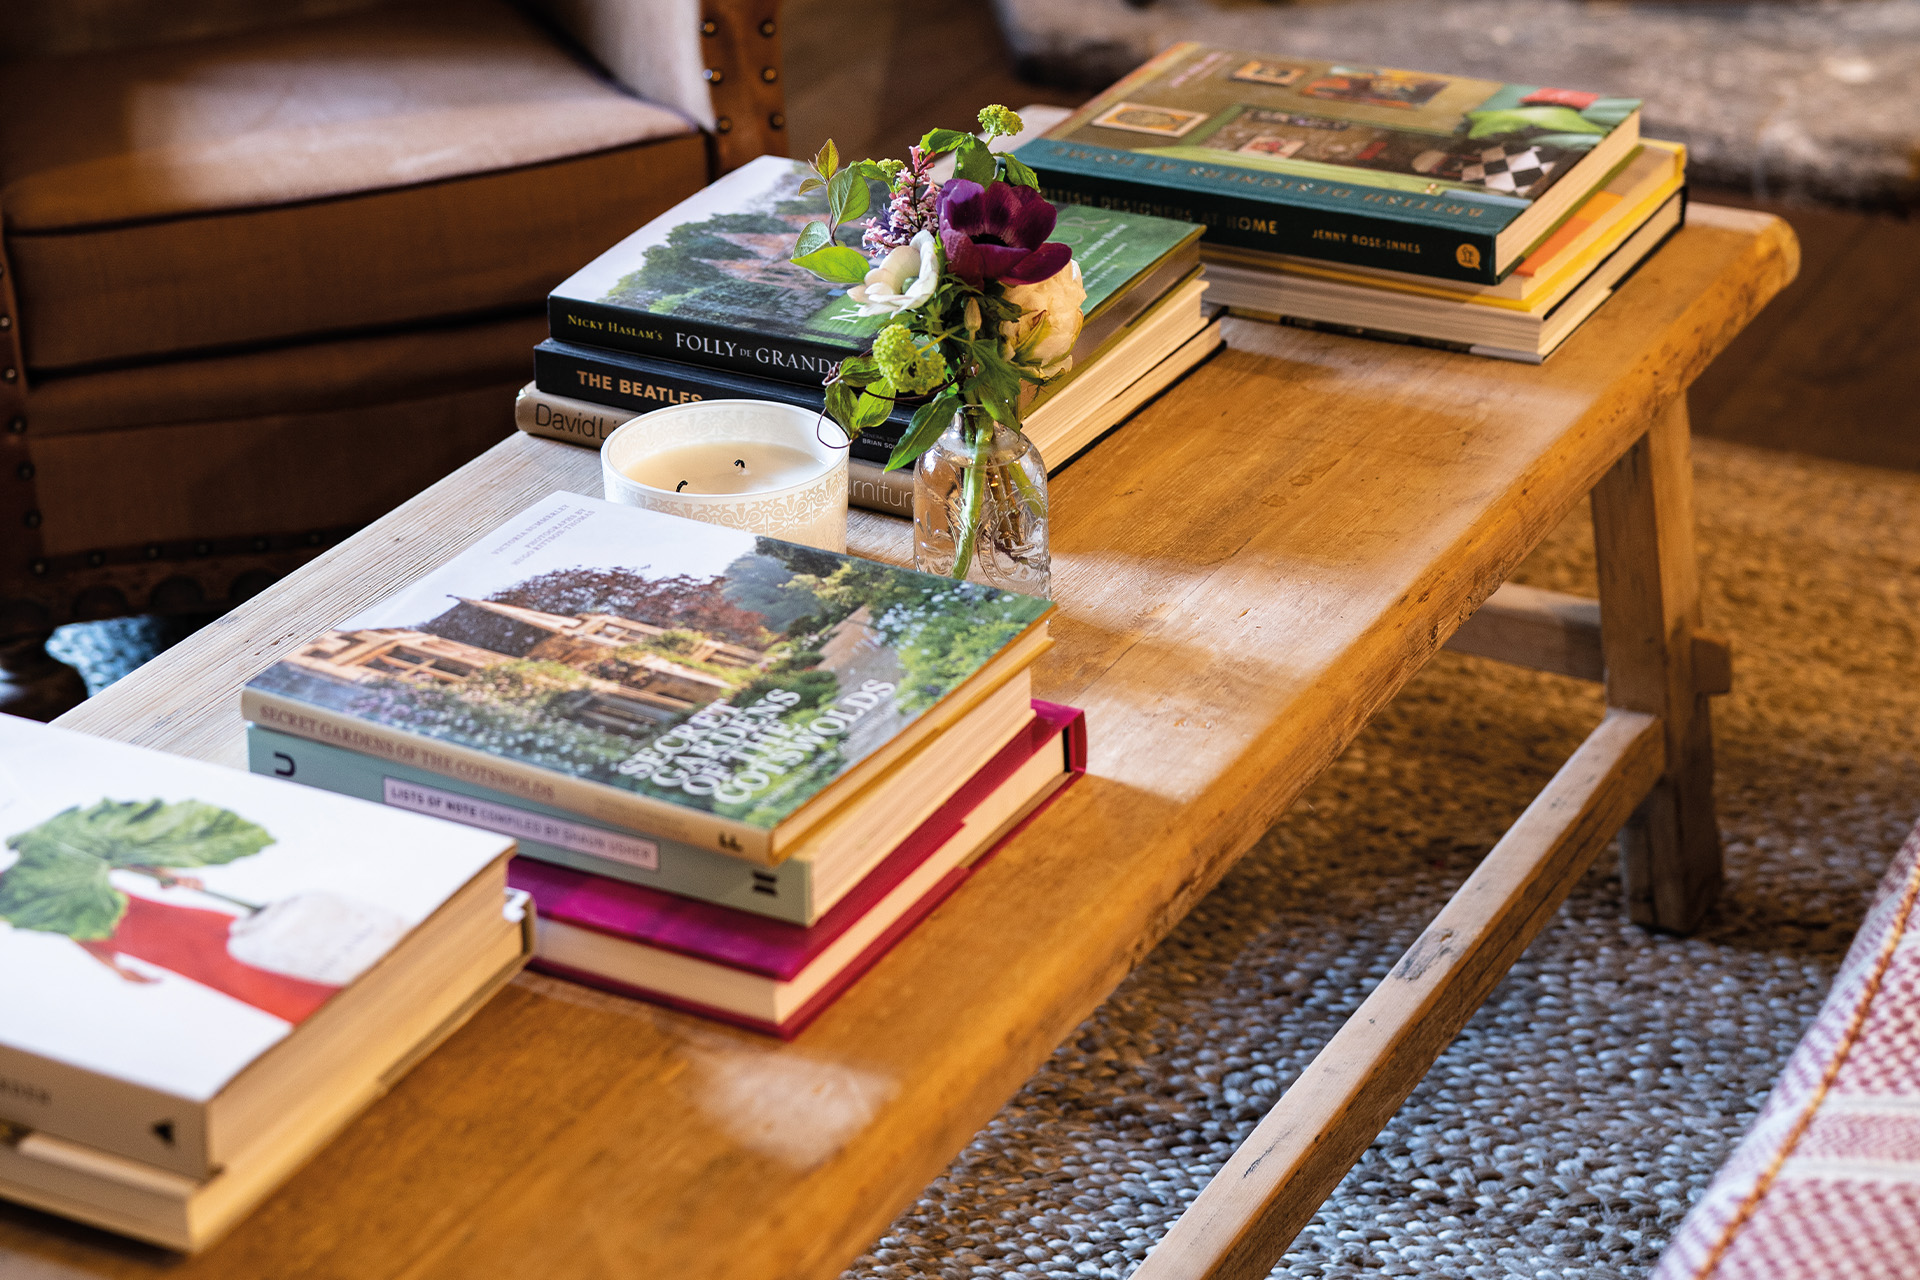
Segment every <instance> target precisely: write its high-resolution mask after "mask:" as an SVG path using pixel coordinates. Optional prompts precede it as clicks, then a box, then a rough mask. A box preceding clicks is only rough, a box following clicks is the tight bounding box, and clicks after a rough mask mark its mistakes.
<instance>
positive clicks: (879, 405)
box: [852, 382, 893, 433]
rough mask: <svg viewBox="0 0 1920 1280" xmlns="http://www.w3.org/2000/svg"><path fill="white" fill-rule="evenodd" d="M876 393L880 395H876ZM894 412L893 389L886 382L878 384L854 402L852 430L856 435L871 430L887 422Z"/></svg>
mask: <svg viewBox="0 0 1920 1280" xmlns="http://www.w3.org/2000/svg"><path fill="white" fill-rule="evenodd" d="M875 391H878V392H879V394H878V395H875V394H874V392H875ZM892 412H893V388H892V387H891V386H888V385H887V384H886V383H884V382H876V383H874V384H873V386H872V387H871V388H870V389H868V390H866V391H863V392H861V393H860V398H859V399H858V400H856V401H854V404H853V425H852V430H853V431H854V432H855V433H858V432H861V431H868V430H871V429H872V428H874V427H877V426H879V425H880V424H881V423H883V422H885V421H886V420H887V415H888V414H890V413H892Z"/></svg>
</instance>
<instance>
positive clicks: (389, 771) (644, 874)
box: [247, 724, 817, 925]
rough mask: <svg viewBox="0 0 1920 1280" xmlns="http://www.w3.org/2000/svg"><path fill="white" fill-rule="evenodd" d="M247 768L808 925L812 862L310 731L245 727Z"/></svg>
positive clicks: (598, 870) (563, 861)
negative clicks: (599, 817) (750, 850)
mask: <svg viewBox="0 0 1920 1280" xmlns="http://www.w3.org/2000/svg"><path fill="white" fill-rule="evenodd" d="M247 768H248V769H249V770H251V771H252V772H254V773H258V774H264V775H266V776H269V777H275V778H285V779H286V780H287V781H289V782H299V783H304V784H305V785H307V786H310V787H318V788H320V789H321V790H323V791H332V792H335V793H337V794H339V795H344V796H355V797H357V798H359V799H361V800H371V801H373V802H374V803H375V804H384V805H389V806H392V807H394V808H401V809H408V810H411V811H413V812H415V813H425V814H429V815H431V816H433V817H439V818H445V819H448V820H449V821H453V822H459V823H462V824H464V825H467V826H473V827H480V828H482V829H484V830H487V831H492V832H495V833H497V834H500V835H508V836H512V837H514V838H515V839H516V840H518V841H519V851H520V854H521V856H523V857H528V858H534V859H537V860H538V861H541V862H551V863H554V864H556V865H559V866H563V867H571V868H573V869H574V870H576V871H585V872H587V873H589V874H591V875H599V876H607V877H610V878H612V879H615V880H625V881H628V882H629V883H632V884H637V885H644V886H646V887H647V888H649V889H659V890H661V891H662V892H665V893H672V894H678V895H679V896H680V897H683V898H697V899H698V900H700V901H702V902H711V903H715V904H717V905H719V906H723V907H732V908H734V909H735V910H738V911H748V912H752V913H753V914H754V915H758V916H767V917H769V918H771V919H774V920H785V921H788V922H789V923H792V924H801V925H807V924H812V923H813V922H814V920H815V918H816V915H817V913H816V912H815V911H814V909H813V880H812V866H811V864H810V863H808V862H805V861H803V860H799V859H791V858H790V859H788V860H787V861H785V862H782V863H781V864H780V865H779V866H777V867H763V866H758V865H756V864H754V863H751V862H744V861H742V860H740V859H739V858H730V857H728V856H726V855H725V854H719V853H713V852H710V851H708V850H706V849H701V848H698V847H696V846H694V845H689V844H683V843H681V842H679V841H677V840H665V839H661V838H659V837H656V836H651V835H644V834H641V833H638V832H633V831H626V830H622V829H621V828H618V827H614V826H609V825H608V824H606V823H600V822H594V821H592V820H590V819H585V818H582V817H581V816H580V815H578V814H575V813H569V812H567V811H566V810H564V809H557V808H554V807H553V806H551V805H544V804H538V803H535V802H533V801H530V800H527V799H525V798H524V797H521V796H514V795H509V794H507V793H506V792H504V791H495V790H493V789H492V788H490V787H484V786H479V785H477V784H474V783H471V782H466V781H463V780H461V779H457V778H450V777H447V776H445V775H443V774H438V773H430V772H428V771H427V770H425V769H414V768H410V767H408V766H406V765H402V764H396V763H394V762H392V761H389V760H381V759H377V758H375V757H373V756H365V755H361V754H360V753H359V752H357V751H348V750H345V749H344V748H341V747H334V746H328V745H327V744H326V743H323V742H314V741H311V740H309V739H307V738H296V737H293V736H291V735H289V734H284V733H277V732H275V731H274V730H272V729H263V728H261V727H260V726H259V725H252V724H250V725H248V726H247Z"/></svg>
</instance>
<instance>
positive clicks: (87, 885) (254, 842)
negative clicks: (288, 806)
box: [0, 800, 273, 940]
mask: <svg viewBox="0 0 1920 1280" xmlns="http://www.w3.org/2000/svg"><path fill="white" fill-rule="evenodd" d="M272 843H273V837H272V836H271V835H269V834H267V831H266V829H265V828H263V827H261V826H260V825H259V824H258V823H254V822H249V821H247V820H246V819H245V818H243V817H241V816H240V815H239V814H237V813H234V812H233V811H232V810H230V809H222V808H220V807H219V806H218V805H211V804H208V803H206V802H205V801H202V800H177V801H174V802H173V803H171V804H169V803H166V802H164V801H160V800H150V801H145V802H142V801H137V800H101V801H99V802H98V803H97V804H94V805H93V806H91V807H90V808H87V809H82V808H80V807H79V806H77V805H76V806H74V807H73V808H71V809H66V810H63V811H62V812H60V813H57V814H55V815H54V816H53V817H51V818H48V819H47V820H46V821H45V822H42V823H41V824H40V825H38V826H36V827H31V828H29V829H27V830H25V831H22V832H20V833H19V834H18V835H14V836H11V837H9V838H8V840H7V847H8V848H10V849H12V850H14V852H16V853H17V854H19V861H17V862H15V863H14V864H13V865H12V866H11V867H9V868H7V870H6V871H5V872H4V873H0V919H5V920H7V921H9V922H10V923H12V924H13V925H14V927H16V928H21V929H40V930H44V931H49V932H53V933H64V934H66V935H67V936H68V937H71V938H80V939H87V940H92V939H96V938H104V937H106V936H107V935H108V934H111V933H112V932H113V929H114V926H115V925H116V924H118V923H119V921H120V915H121V913H122V912H123V911H125V910H126V905H127V904H126V895H124V894H122V893H120V892H119V890H117V889H115V888H114V887H113V886H112V885H111V884H110V883H109V882H108V880H107V874H108V872H110V871H112V870H113V869H114V868H116V867H123V868H149V867H152V868H159V867H208V866H217V865H220V864H222V863H227V862H233V861H235V860H236V859H239V858H245V857H248V856H250V855H252V854H256V853H258V852H260V850H262V849H264V848H266V847H267V846H268V845H270V844H272Z"/></svg>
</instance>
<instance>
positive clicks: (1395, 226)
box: [1016, 43, 1640, 284]
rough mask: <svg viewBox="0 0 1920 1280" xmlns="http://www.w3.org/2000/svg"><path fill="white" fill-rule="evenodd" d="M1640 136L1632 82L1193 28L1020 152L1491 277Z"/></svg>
mask: <svg viewBox="0 0 1920 1280" xmlns="http://www.w3.org/2000/svg"><path fill="white" fill-rule="evenodd" d="M1639 137H1640V102H1639V100H1638V99H1634V98H1617V97H1607V96H1605V95H1603V94H1599V93H1593V92H1588V91H1585V90H1577V89H1560V88H1551V87H1547V86H1541V85H1525V84H1502V83H1500V82H1498V81H1494V80H1479V79H1474V78H1471V77H1467V76H1449V75H1435V74H1430V73H1427V72H1417V71H1401V70H1396V69H1393V68H1387V67H1373V66H1361V65H1355V64H1350V63H1340V62H1330V61H1326V60H1323V59H1318V58H1300V57H1283V56H1276V55H1267V54H1258V53H1251V52H1247V51H1244V50H1232V49H1218V48H1213V47H1211V46H1208V45H1202V44H1194V43H1185V44H1177V45H1174V46H1173V47H1172V48H1170V49H1168V50H1166V51H1165V52H1164V53H1161V54H1160V55H1158V56H1157V57H1155V58H1153V59H1152V60H1150V61H1148V62H1147V63H1146V64H1145V65H1143V66H1141V67H1140V68H1139V69H1137V70H1136V71H1134V72H1132V73H1131V74H1130V75H1128V76H1126V77H1125V78H1124V79H1122V80H1121V81H1120V82H1119V83H1118V84H1116V85H1114V86H1113V87H1112V88H1110V89H1108V90H1107V91H1106V92H1105V93H1102V94H1100V95H1099V96H1098V97H1096V98H1094V99H1093V100H1092V101H1091V102H1089V103H1088V104H1087V105H1086V106H1084V107H1082V108H1080V109H1079V110H1078V111H1075V112H1074V113H1073V114H1072V115H1070V116H1068V117H1067V118H1066V119H1065V120H1063V121H1061V122H1060V123H1059V124H1058V125H1056V126H1054V127H1053V128H1051V129H1049V130H1047V131H1046V133H1045V134H1044V135H1043V136H1041V137H1039V138H1037V139H1034V140H1033V141H1031V142H1028V143H1026V144H1025V145H1023V146H1021V147H1020V148H1019V150H1018V151H1017V153H1016V154H1017V155H1018V156H1019V158H1020V159H1021V160H1023V161H1025V162H1026V163H1027V164H1028V165H1030V166H1031V167H1032V168H1033V169H1034V171H1035V172H1036V173H1038V174H1039V175H1040V180H1041V186H1042V189H1043V190H1044V191H1045V192H1046V194H1047V195H1048V196H1049V197H1050V198H1055V199H1064V200H1068V201H1073V202H1076V203H1088V204H1096V205H1100V206H1102V207H1107V208H1119V209H1135V210H1139V211H1142V212H1148V213H1159V214H1165V215H1167V216H1171V217H1177V218H1183V219H1187V220H1189V221H1194V222H1200V223H1203V224H1205V225H1206V228H1207V232H1206V239H1207V241H1208V242H1209V243H1218V244H1224V245H1235V246H1239V247H1241V248H1246V249H1256V250H1264V251H1267V252H1272V253H1285V254H1297V255H1303V256H1307V257H1316V258H1325V259H1330V260H1333V261H1339V262H1350V263H1355V264H1358V265H1362V266H1370V267H1386V268H1390V269H1393V270H1397V271H1409V272H1415V273H1418V274H1422V275H1428V276H1436V277H1443V278H1448V279H1458V280H1470V281H1476V282H1480V283H1487V284H1491V283H1494V282H1496V281H1497V280H1499V279H1500V277H1502V276H1503V275H1505V274H1506V272H1507V271H1508V269H1509V268H1511V267H1512V266H1513V265H1514V264H1515V263H1517V262H1519V261H1520V259H1521V258H1523V257H1525V256H1526V253H1527V251H1528V250H1529V249H1531V248H1532V246H1533V245H1534V244H1535V243H1536V242H1538V241H1539V240H1540V239H1542V238H1543V237H1545V236H1546V235H1547V234H1548V233H1549V232H1550V231H1551V230H1552V229H1553V227H1554V225H1555V224H1556V223H1557V222H1559V221H1560V219H1561V218H1563V217H1565V216H1566V214H1567V213H1568V212H1569V211H1570V210H1571V209H1572V208H1573V207H1574V206H1575V205H1576V204H1578V203H1579V201H1580V199H1581V197H1583V196H1584V195H1585V194H1586V193H1587V192H1588V191H1590V190H1591V189H1593V188H1594V187H1595V186H1596V185H1598V184H1599V183H1600V182H1601V181H1603V180H1604V179H1605V178H1606V177H1607V175H1608V174H1609V173H1611V172H1612V171H1613V170H1614V169H1615V168H1616V167H1618V166H1619V165H1620V164H1621V163H1623V162H1624V161H1625V160H1626V158H1627V157H1628V156H1629V155H1630V154H1631V153H1632V151H1633V149H1634V147H1635V146H1636V145H1637V144H1638V141H1639Z"/></svg>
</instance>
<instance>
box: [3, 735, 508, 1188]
mask: <svg viewBox="0 0 1920 1280" xmlns="http://www.w3.org/2000/svg"><path fill="white" fill-rule="evenodd" d="M0 841H3V842H4V843H3V845H0V1120H4V1121H7V1122H10V1123H13V1124H16V1125H19V1126H22V1127H23V1128H26V1129H32V1130H43V1131H46V1132H49V1133H53V1134H56V1135H59V1136H62V1137H66V1138H70V1139H72V1140H74V1141H77V1142H82V1143H86V1144H88V1145H90V1146H94V1147H98V1148H100V1149H102V1150H106V1151H114V1152H118V1153H120V1154H123V1155H126V1156H129V1157H131V1158H134V1159H137V1160H141V1161H144V1162H146V1163H148V1164H152V1165H155V1166H158V1167H161V1168H168V1169H173V1170H175V1171H177V1172H181V1173H185V1174H187V1175H189V1176H192V1177H205V1176H207V1174H208V1171H209V1163H210V1155H209V1152H210V1149H211V1140H210V1137H209V1135H208V1133H207V1131H206V1128H205V1123H204V1121H205V1111H204V1104H206V1103H208V1102H209V1101H211V1100H212V1099H213V1098H214V1097H215V1096H216V1095H218V1094H219V1093H220V1092H221V1091H222V1090H223V1089H224V1088H226V1087H227V1086H228V1084H229V1083H231V1082H232V1081H233V1080H234V1079H235V1078H236V1077H237V1076H238V1075H240V1073H241V1072H242V1071H244V1070H245V1069H246V1068H247V1067H248V1066H250V1065H251V1064H252V1063H254V1062H255V1061H256V1060H258V1059H260V1058H261V1057H262V1056H263V1055H265V1054H266V1053H268V1052H269V1051H270V1050H272V1049H273V1048H274V1047H275V1046H276V1045H279V1044H280V1043H281V1042H282V1041H284V1040H286V1039H287V1038H288V1037H289V1036H291V1035H293V1034H294V1032H295V1030H296V1028H298V1027H299V1026H300V1025H301V1024H302V1023H304V1022H306V1021H307V1020H308V1019H309V1018H311V1017H313V1016H314V1015H315V1014H317V1013H318V1012H319V1011H320V1010H321V1009H322V1008H323V1007H324V1006H325V1005H326V1004H327V1003H328V1001H330V1000H331V999H333V997H334V996H335V995H337V994H338V993H340V992H341V991H342V990H343V989H345V988H347V987H349V986H350V985H351V984H353V983H354V982H355V981H357V980H358V979H359V978H360V977H362V976H363V975H364V974H366V973H367V972H368V971H369V970H370V969H371V968H372V967H373V966H375V965H376V964H378V963H379V962H380V961H381V960H382V959H383V958H385V957H386V956H387V955H388V954H389V953H390V952H391V951H392V950H393V949H394V948H395V947H396V946H397V945H398V944H399V943H400V942H401V941H402V940H403V939H405V938H406V937H407V936H408V935H409V934H410V933H411V932H412V931H413V929H414V928H415V927H416V926H418V925H419V924H421V923H422V922H423V921H425V920H426V919H427V918H428V917H429V916H431V915H433V914H434V913H435V912H436V911H437V910H439V908H440V907H441V906H442V905H444V904H445V903H446V902H447V901H448V900H449V899H450V898H451V897H452V896H453V895H454V894H455V893H456V892H458V891H460V890H461V889H463V888H464V887H466V886H467V885H468V884H469V883H470V882H472V881H473V880H474V879H475V877H476V876H478V875H480V874H481V873H482V872H483V871H485V870H486V869H487V868H488V867H490V866H493V865H494V864H496V863H498V862H499V861H500V860H501V859H503V858H504V857H505V856H506V855H507V854H508V853H509V852H510V851H511V849H512V841H511V840H507V839H504V838H502V837H500V836H497V835H493V834H490V833H487V832H481V831H474V830H470V829H467V828H463V827H458V826H454V825H453V824H451V823H444V822H436V821H433V820H431V819H428V818H423V817H418V816H415V815H413V814H408V813H396V812H394V811H392V810H389V809H384V808H381V807H380V806H377V805H371V804H363V803H361V802H360V801H357V800H349V799H346V798H343V797H340V796H334V795H329V794H326V793H324V792H319V791H312V790H308V789H306V788H303V787H289V786H285V785H282V784H280V783H277V782H273V781H270V780H268V779H264V778H256V777H253V776H251V775H249V774H245V773H241V772H238V771H236V770H232V769H223V768H219V767H216V766H213V765H208V764H204V763H201V762H199V761H195V760H188V759H185V758H183V757H179V756H172V755H167V754H164V753H161V752H157V751H148V750H145V749H142V748H139V747H133V746H128V745H126V744H124V743H119V742H113V741H109V740H106V739H101V738H95V737H91V736H88V735H85V734H78V733H71V732H67V731H65V730H61V729H55V728H51V727H49V726H45V725H40V724H34V723H31V722H29V721H25V720H18V719H15V718H13V717H10V716H0ZM103 1090H104V1092H103ZM107 1098H113V1099H118V1100H119V1102H118V1104H110V1103H108V1102H103V1099H107ZM130 1112H132V1113H137V1116H138V1119H137V1120H132V1121H130V1120H129V1119H128V1115H129V1114H130Z"/></svg>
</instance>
